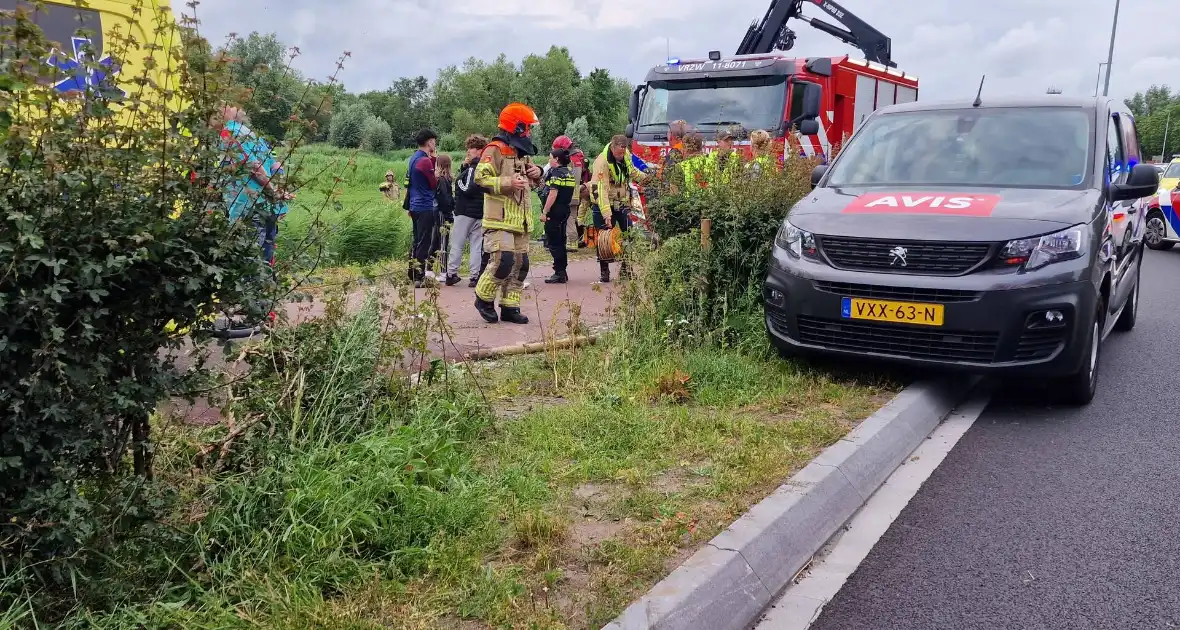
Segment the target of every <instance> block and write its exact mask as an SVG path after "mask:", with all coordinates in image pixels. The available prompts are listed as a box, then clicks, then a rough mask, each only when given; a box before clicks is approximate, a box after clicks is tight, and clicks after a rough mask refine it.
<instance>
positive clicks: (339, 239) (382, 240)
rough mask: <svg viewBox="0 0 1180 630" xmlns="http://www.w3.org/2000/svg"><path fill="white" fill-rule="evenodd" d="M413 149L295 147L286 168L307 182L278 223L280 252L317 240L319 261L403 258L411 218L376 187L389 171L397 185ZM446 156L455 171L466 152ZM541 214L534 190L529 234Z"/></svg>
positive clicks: (538, 226)
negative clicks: (321, 248) (379, 151)
mask: <svg viewBox="0 0 1180 630" xmlns="http://www.w3.org/2000/svg"><path fill="white" fill-rule="evenodd" d="M413 153H414V151H413V150H411V149H398V150H395V151H389V152H387V153H383V154H380V155H378V154H373V153H367V152H364V151H356V150H352V149H340V148H337V147H333V146H331V145H327V144H315V145H310V146H307V147H301V148H299V149H298V150H296V151H295V153H294V154H293V155H292V156H291V158H290V159H288V161H287V170H288V172H290V173H292V174H293V175H294V177H295V178H296V179H298V180H301V181H305V182H307V184H306V185H305V187H304V188H303V189H301V190H299V191H298V195H297V197H296V200H295V201H294V203H293V204H292V206H291V211H290V212H289V213H288V215H287V218H286V219H284V220H283V223H282V224H280V226H279V239H278V252H279V256H280V257H281V256H282V255H283V252H293V251H305V250H306V249H307V247H308V246H309V244H311V243H316V244H319V243H322V244H324V245H325V246H326V251H323V252H322V265H323V266H343V265H348V264H369V263H375V262H379V261H385V260H390V259H405V258H407V257H408V255H409V250H410V240H411V238H412V225H411V223H410V219H409V217H407V216H406V212H405V210H403V209H402V207H401V205H400V204H396V203H393V202H391V201H389V200H387V199H386V198H385V196H384V195H382V194H381V191H380V190H379V189H378V186H380V185H381V182H383V181H385V173H386V172H388V171H390V170H392V171H393V173H394V176H395V177H396V178H397V182H398V185H399V186H400V185H401V184H402V180H403V179H404V178H405V175H406V170H407V168H408V167H409V159H410V156H411V155H413ZM449 155H450V156H451V158H452V160H453V161H454V163H455V171H456V173H457V171H458V166H459V164H460V163H461V162H462V161H463V158H464V155H465V154H464V153H463V152H452V153H450V154H449ZM546 159H547V158H546V157H545V156H538V157H537V160H536V161H537V162H538V163H543V162H544V161H545V160H546ZM337 178H339V181H336V180H337ZM402 194H403V195H404V194H405V191H404V190H403V191H402ZM530 194H531V193H530ZM540 213H541V204H540V202H539V201H538V200H537V198H536V196H535V195H534V197H533V221H532V236H533V237H534V238H540V236H541V234H542V233H543V231H544V225H543V224H542V223H541V221H540Z"/></svg>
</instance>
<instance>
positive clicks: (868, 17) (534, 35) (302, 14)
mask: <svg viewBox="0 0 1180 630" xmlns="http://www.w3.org/2000/svg"><path fill="white" fill-rule="evenodd" d="M841 1H842V3H843V5H844V7H845V8H846V9H848V10H850V11H854V12H855V13H856V14H857V15H859V16H860V17H861V18H862V19H864V20H865V21H867V22H868V23H870V24H872V25H874V26H875V27H876V28H878V29H879V30H881V31H882V32H884V33H885V34H886V35H888V36H889V37H891V38H892V39H893V58H894V61H895V62H896V63H897V64H898V67H900V68H901V69H903V70H905V71H907V72H909V73H910V74H914V75H917V76H918V77H919V81H920V83H919V86H920V96H919V98H920V100H935V99H942V98H957V97H963V96H974V90H975V88H976V87H977V86H978V83H979V78H980V75H982V74H987V76H988V79H987V87H986V88H985V94H996V95H999V94H1027V93H1044V92H1045V90H1046V89H1047V88H1049V87H1050V86H1053V87H1056V88H1058V89H1060V90H1062V91H1063V92H1064V93H1065V94H1075V95H1085V94H1093V93H1094V85H1095V81H1096V79H1097V77H1098V64H1099V62H1103V61H1105V60H1106V54H1107V47H1108V45H1109V41H1110V26H1111V18H1112V17H1113V14H1114V0H904V1H898V0H841ZM175 4H176V6H177V7H178V8H177V10H183V11H185V12H189V11H191V9H188V8H181V6H182V5H181V3H180V2H179V1H177V2H176V3H175ZM768 5H769V0H720V1H718V0H331V1H330V0H202V2H201V4H200V6H199V8H198V12H199V15H198V17H199V18H200V19H201V21H202V31H203V33H204V34H205V36H206V37H209V38H210V39H211V40H212V41H214V42H215V43H216V42H219V41H221V40H222V39H223V38H224V37H225V36H226V34H228V33H230V32H237V33H238V34H240V35H246V34H248V33H249V32H251V31H259V32H262V33H266V32H276V33H278V35H279V37H280V38H281V39H282V40H283V41H284V42H285V43H286V44H288V45H295V46H298V47H299V48H300V49H301V50H302V53H303V54H302V57H301V58H300V59H299V60H298V61H297V62H296V65H297V67H299V69H300V70H302V71H303V72H304V73H305V74H307V75H308V76H314V77H317V78H323V77H326V76H327V75H329V74H330V73H331V72H332V70H333V67H334V65H335V60H336V58H337V57H338V56H339V55H340V54H341V53H342V52H344V51H350V52H351V53H352V57H351V59H349V60H348V61H347V62H346V66H345V69H344V71H343V73H342V74H341V80H342V81H343V82H344V85H345V86H346V87H347V88H348V89H349V91H354V92H355V91H365V90H372V89H382V88H385V87H387V86H388V85H389V84H390V83H391V82H392V81H393V80H394V79H396V78H398V77H401V76H413V75H419V74H423V75H426V76H427V77H429V78H431V79H433V78H434V76H435V74H436V72H437V71H438V69H439V68H441V67H443V66H446V65H449V64H459V63H462V61H463V60H464V59H466V58H467V57H470V56H474V57H477V58H482V59H489V60H490V59H493V58H495V57H496V55H498V54H499V53H501V52H504V53H507V55H508V57H509V58H510V59H512V60H514V61H519V60H520V59H521V58H522V57H523V56H525V55H527V54H529V53H542V54H543V53H544V52H545V51H546V50H548V48H549V46H550V45H551V44H554V43H557V44H561V45H565V46H566V47H568V48H569V49H570V52H571V53H572V55H573V57H574V60H575V61H576V62H577V63H578V67H579V69H580V70H581V71H582V72H583V73H588V72H589V71H590V70H593V69H594V68H595V67H605V68H607V69H609V70H610V71H611V73H612V74H615V75H618V76H622V77H625V78H627V79H629V80H631V81H632V82H637V81H641V80H642V79H643V77H644V74H645V73H646V71H647V70H648V69H649V68H650V67H651V66H653V65H657V64H659V63H661V62H662V61H663V60H664V59H665V47H666V46H668V47H669V48H670V50H671V54H672V55H673V56H681V57H689V56H696V55H700V56H704V55H705V54H707V53H708V51H709V50H710V49H715V50H721V51H722V52H723V53H725V54H727V55H728V54H730V53H732V52H733V51H734V49H735V48H736V47H737V45H738V43H740V41H741V38H742V36H743V35H744V34H745V30H746V28H747V26H748V25H749V23H750V21H751V20H753V19H756V18H761V17H762V15H763V14H764V13H765V12H766V9H767V7H768ZM804 13H805V14H806V15H809V16H813V17H816V16H820V15H821V12H820V10H819V8H818V7H815V6H812V5H807V6H805V7H804ZM1177 18H1180V0H1126V1H1124V2H1123V3H1122V10H1121V14H1120V16H1119V34H1118V39H1117V41H1116V44H1115V51H1114V72H1113V74H1112V76H1111V94H1112V95H1114V96H1121V97H1127V96H1130V95H1131V94H1133V93H1134V92H1135V91H1137V90H1142V89H1145V88H1147V87H1148V86H1150V85H1151V84H1152V83H1157V84H1168V83H1169V82H1171V85H1172V86H1173V87H1174V88H1178V89H1180V35H1178V34H1177V31H1176V25H1177V23H1178V21H1177ZM793 28H794V30H795V31H796V32H797V33H798V34H799V38H798V42H797V44H796V46H795V49H794V51H793V52H794V53H795V54H797V55H799V56H834V55H842V54H847V53H853V54H856V55H857V56H860V55H859V53H858V51H855V50H854V49H852V48H850V47H849V46H847V45H845V44H843V43H842V42H840V41H839V40H837V39H834V38H832V37H831V36H829V35H827V34H825V33H822V32H820V31H816V30H814V29H812V28H811V27H810V26H808V25H807V24H804V23H797V24H796V25H795V26H794V27H793Z"/></svg>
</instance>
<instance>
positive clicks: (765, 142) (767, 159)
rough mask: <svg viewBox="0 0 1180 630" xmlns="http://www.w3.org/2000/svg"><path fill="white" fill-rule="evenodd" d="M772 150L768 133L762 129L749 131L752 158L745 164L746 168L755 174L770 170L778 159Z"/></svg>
mask: <svg viewBox="0 0 1180 630" xmlns="http://www.w3.org/2000/svg"><path fill="white" fill-rule="evenodd" d="M772 151H773V145H772V144H771V138H770V133H768V132H766V131H765V130H763V129H756V130H754V131H752V132H750V152H751V153H752V154H753V155H754V158H753V159H752V160H750V163H749V164H747V165H746V166H747V168H749V169H750V171H751V172H753V174H754V175H755V176H758V175H761V174H762V173H770V172H772V171H773V169H775V168H776V167H777V166H778V161H777V160H775V159H774V155H773V154H772Z"/></svg>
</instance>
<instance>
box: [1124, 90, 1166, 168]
mask: <svg viewBox="0 0 1180 630" xmlns="http://www.w3.org/2000/svg"><path fill="white" fill-rule="evenodd" d="M1124 102H1125V103H1126V104H1127V107H1128V108H1130V110H1131V113H1132V114H1134V115H1135V123H1136V126H1137V127H1138V128H1139V145H1140V150H1141V151H1142V152H1143V155H1144V157H1146V158H1154V157H1156V156H1162V157H1163V160H1164V161H1168V160H1169V159H1171V157H1172V155H1173V154H1177V153H1180V92H1173V91H1172V89H1171V88H1170V87H1168V86H1166V85H1162V86H1161V85H1153V86H1151V87H1150V88H1148V89H1147V91H1146V92H1136V93H1135V95H1134V96H1132V97H1131V98H1129V99H1127V100H1126V101H1124ZM1165 136H1166V141H1165ZM1165 142H1166V146H1165Z"/></svg>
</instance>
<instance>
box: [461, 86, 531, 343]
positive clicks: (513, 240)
mask: <svg viewBox="0 0 1180 630" xmlns="http://www.w3.org/2000/svg"><path fill="white" fill-rule="evenodd" d="M538 124H540V121H539V120H538V119H537V114H536V112H534V111H533V110H532V108H531V107H529V106H527V105H524V104H521V103H512V104H510V105H508V106H507V107H505V108H504V110H503V111H501V112H500V133H498V134H497V135H496V137H495V138H493V139H492V141H491V142H490V143H489V144H488V146H487V147H485V148H484V150H483V153H482V154H481V155H480V159H479V164H478V165H476V167H475V183H476V184H478V185H479V186H481V187H482V188H483V189H484V190H485V191H486V192H485V194H484V198H483V228H484V230H485V232H484V241H483V251H484V254H485V255H487V256H488V262H487V266H486V267H485V268H484V270H483V273H482V274H481V275H480V277H479V282H477V283H476V285H475V310H477V311H479V314H480V316H481V317H483V318H484V320H485V321H487V322H488V323H495V322H496V321H498V320H502V321H505V322H509V323H512V324H527V323H529V318H528V317H525V316H524V314H522V313H521V312H520V298H521V291H522V290H523V288H524V279H525V278H526V277H528V274H529V229H530V227H529V218H530V217H531V216H532V207H531V200H532V195H530V194H529V189H531V188H532V187H534V186H537V185H539V184H540V183H541V168H540V167H538V166H537V165H536V164H533V161H532V159H531V157H532V156H534V155H536V154H537V147H536V146H534V145H533V141H532V139H531V137H530V136H531V135H532V130H533V127H534V126H536V125H538ZM497 294H499V296H500V314H499V315H498V316H497V314H496V304H495V301H496V296H497Z"/></svg>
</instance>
